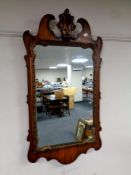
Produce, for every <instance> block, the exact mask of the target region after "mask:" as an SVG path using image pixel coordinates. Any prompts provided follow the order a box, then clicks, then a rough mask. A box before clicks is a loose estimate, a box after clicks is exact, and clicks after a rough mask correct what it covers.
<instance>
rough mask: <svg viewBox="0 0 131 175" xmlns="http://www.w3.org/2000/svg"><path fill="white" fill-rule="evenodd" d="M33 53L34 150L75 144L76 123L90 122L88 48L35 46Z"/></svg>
mask: <svg viewBox="0 0 131 175" xmlns="http://www.w3.org/2000/svg"><path fill="white" fill-rule="evenodd" d="M35 54H36V59H35V76H36V114H37V115H36V118H37V135H38V147H39V148H41V147H49V146H50V145H59V144H68V143H73V142H78V140H77V139H76V129H77V123H78V120H79V119H80V118H82V119H86V120H88V119H90V120H93V61H92V49H90V48H87V49H83V48H78V47H67V46H66V47H65V46H46V47H43V46H41V45H38V46H36V47H35Z"/></svg>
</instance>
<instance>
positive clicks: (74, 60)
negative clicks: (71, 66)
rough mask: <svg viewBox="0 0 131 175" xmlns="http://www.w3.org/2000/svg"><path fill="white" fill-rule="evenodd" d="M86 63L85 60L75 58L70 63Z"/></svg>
mask: <svg viewBox="0 0 131 175" xmlns="http://www.w3.org/2000/svg"><path fill="white" fill-rule="evenodd" d="M87 61H88V59H86V58H75V59H73V60H72V63H85V62H87Z"/></svg>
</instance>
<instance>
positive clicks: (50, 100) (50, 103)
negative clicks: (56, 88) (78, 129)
mask: <svg viewBox="0 0 131 175" xmlns="http://www.w3.org/2000/svg"><path fill="white" fill-rule="evenodd" d="M44 98H45V101H46V104H47V113H48V114H49V115H50V116H51V115H53V114H56V115H58V116H60V117H61V116H63V115H64V108H65V104H68V100H69V98H68V96H62V97H57V96H56V95H55V94H53V95H45V96H44Z"/></svg>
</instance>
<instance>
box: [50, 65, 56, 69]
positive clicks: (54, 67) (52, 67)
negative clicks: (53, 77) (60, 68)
mask: <svg viewBox="0 0 131 175" xmlns="http://www.w3.org/2000/svg"><path fill="white" fill-rule="evenodd" d="M49 69H57V67H56V66H51V67H49Z"/></svg>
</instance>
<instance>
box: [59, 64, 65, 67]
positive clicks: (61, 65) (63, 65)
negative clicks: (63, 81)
mask: <svg viewBox="0 0 131 175" xmlns="http://www.w3.org/2000/svg"><path fill="white" fill-rule="evenodd" d="M57 66H58V67H66V66H67V64H57Z"/></svg>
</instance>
